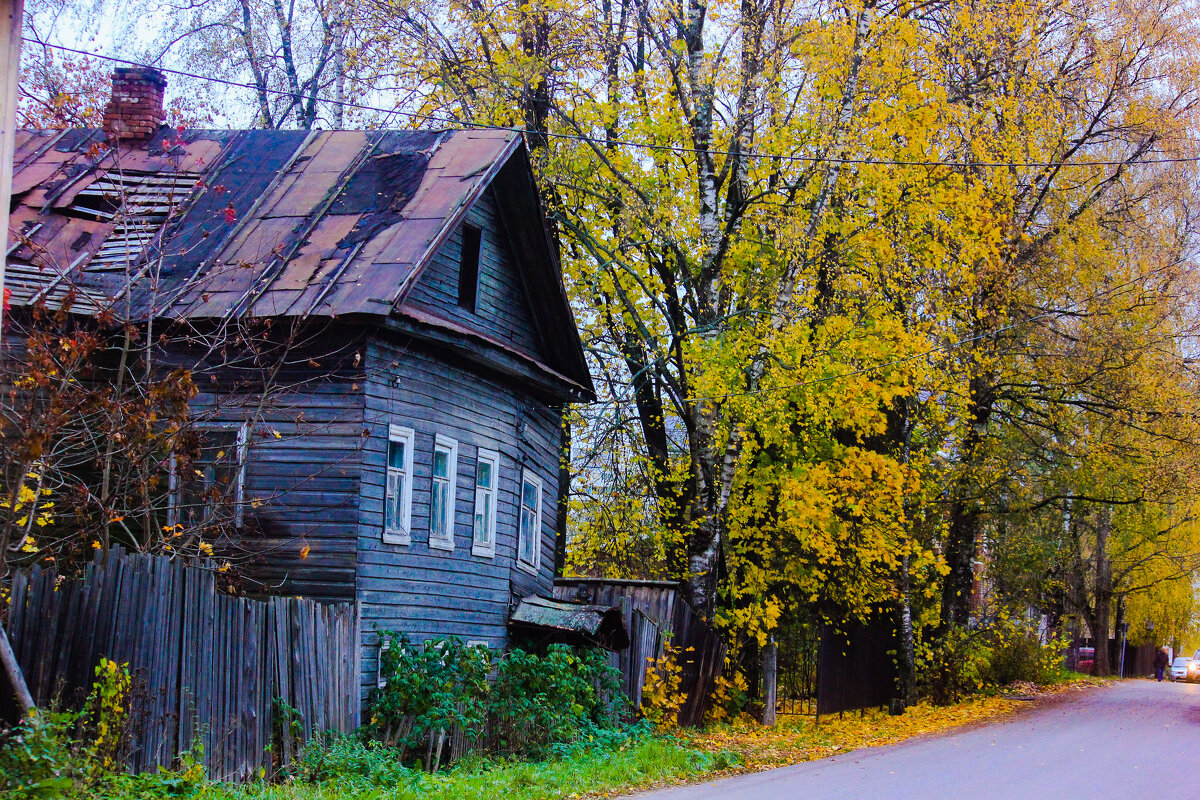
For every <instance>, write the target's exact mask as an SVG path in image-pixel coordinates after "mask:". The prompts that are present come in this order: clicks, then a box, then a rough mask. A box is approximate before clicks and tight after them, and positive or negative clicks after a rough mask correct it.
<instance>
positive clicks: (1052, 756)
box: [636, 680, 1200, 800]
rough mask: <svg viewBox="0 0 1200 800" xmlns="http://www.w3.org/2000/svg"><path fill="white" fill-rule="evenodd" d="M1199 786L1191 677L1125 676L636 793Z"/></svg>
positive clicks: (1062, 796) (746, 797) (752, 796)
mask: <svg viewBox="0 0 1200 800" xmlns="http://www.w3.org/2000/svg"><path fill="white" fill-rule="evenodd" d="M1198 793H1200V684H1186V683H1169V682H1166V681H1164V682H1163V683H1155V682H1153V681H1144V680H1137V681H1125V682H1122V683H1120V684H1118V685H1115V686H1112V687H1107V688H1100V689H1094V690H1091V691H1088V692H1081V693H1073V694H1070V695H1066V696H1059V697H1056V698H1053V699H1051V700H1048V701H1044V702H1042V703H1039V704H1038V705H1037V706H1035V707H1034V708H1031V709H1029V710H1028V711H1023V712H1021V713H1018V714H1016V715H1015V716H1012V717H1009V718H1007V719H1006V720H1003V721H1001V722H995V723H990V724H987V725H983V726H979V727H972V728H969V729H966V730H964V731H962V732H959V733H949V734H944V735H940V736H935V737H927V738H921V739H916V740H910V741H908V742H903V743H901V744H897V745H891V746H889V747H877V748H869V749H864V750H857V751H854V752H850V753H845V754H843V755H839V756H834V757H832V758H826V759H822V760H820V761H810V762H808V763H806V764H799V765H797V766H794V767H782V768H780V769H773V770H768V771H766V772H759V773H755V774H752V775H739V776H737V777H735V778H727V779H725V780H720V781H713V782H710V783H705V784H700V785H698V786H684V787H679V788H675V789H667V790H663V791H656V792H648V793H644V794H640V795H636V798H637V800H792V798H804V799H805V800H808V799H809V798H811V799H812V800H840V799H841V798H855V799H856V800H857V799H858V798H869V800H907V799H908V798H912V800H936V799H937V798H963V800H990V799H991V798H997V800H1001V799H1002V800H1027V799H1028V800H1036V799H1037V798H1047V799H1049V798H1054V800H1076V798H1096V797H1099V798H1106V797H1111V798H1114V799H1119V800H1128V798H1138V797H1193V796H1196V795H1197V794H1198Z"/></svg>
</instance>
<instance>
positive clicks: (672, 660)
mask: <svg viewBox="0 0 1200 800" xmlns="http://www.w3.org/2000/svg"><path fill="white" fill-rule="evenodd" d="M691 649H692V648H690V647H689V648H688V649H687V652H690V651H691ZM680 655H681V654H680V651H679V648H677V647H674V646H672V645H670V644H667V645H666V646H664V647H663V653H662V655H661V656H659V657H657V658H654V657H650V658H647V659H646V660H647V661H648V662H649V664H648V665H647V667H646V678H645V681H644V683H643V684H642V706H641V711H642V716H643V717H645V718H646V719H648V720H650V721H651V722H652V723H654V725H655V726H656V727H657V728H659V729H660V730H674V729H675V728H677V727H678V725H679V709H681V708H683V704H684V703H685V702H686V701H687V694H685V693H684V692H682V691H680V682H681V680H682V677H683V665H682V664H680V660H679V656H680Z"/></svg>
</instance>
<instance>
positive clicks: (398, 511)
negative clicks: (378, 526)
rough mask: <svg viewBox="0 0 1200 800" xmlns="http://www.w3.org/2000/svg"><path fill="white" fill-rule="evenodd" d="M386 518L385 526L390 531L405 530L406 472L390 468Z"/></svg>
mask: <svg viewBox="0 0 1200 800" xmlns="http://www.w3.org/2000/svg"><path fill="white" fill-rule="evenodd" d="M384 508H385V512H386V518H385V520H384V526H385V528H386V530H389V531H403V530H404V524H403V523H404V473H403V472H400V471H399V470H388V476H387V502H386V503H385V506H384Z"/></svg>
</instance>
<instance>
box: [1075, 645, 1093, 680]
mask: <svg viewBox="0 0 1200 800" xmlns="http://www.w3.org/2000/svg"><path fill="white" fill-rule="evenodd" d="M1076 655H1077V658H1076V661H1075V663H1076V667H1075V669H1077V670H1078V671H1079V672H1082V673H1084V674H1085V675H1091V674H1092V666H1093V665H1094V664H1095V661H1096V648H1094V647H1081V648H1079V650H1078V651H1076Z"/></svg>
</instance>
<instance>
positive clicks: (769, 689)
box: [762, 636, 779, 725]
mask: <svg viewBox="0 0 1200 800" xmlns="http://www.w3.org/2000/svg"><path fill="white" fill-rule="evenodd" d="M778 665H779V646H778V645H776V644H775V637H774V636H772V637H771V641H770V642H769V643H768V644H767V646H766V647H764V648H763V650H762V682H763V714H762V724H763V725H774V724H775V697H776V694H777V692H776V685H777V681H778V678H779V670H778Z"/></svg>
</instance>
